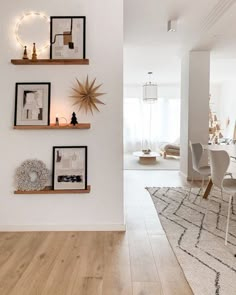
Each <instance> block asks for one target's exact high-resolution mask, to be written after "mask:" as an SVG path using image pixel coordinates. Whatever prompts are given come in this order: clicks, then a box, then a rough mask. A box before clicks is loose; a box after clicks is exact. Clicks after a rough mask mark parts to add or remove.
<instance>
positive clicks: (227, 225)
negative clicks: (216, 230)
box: [225, 195, 232, 246]
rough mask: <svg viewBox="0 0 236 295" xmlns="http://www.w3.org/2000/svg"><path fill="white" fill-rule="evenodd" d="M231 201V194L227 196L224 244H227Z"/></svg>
mask: <svg viewBox="0 0 236 295" xmlns="http://www.w3.org/2000/svg"><path fill="white" fill-rule="evenodd" d="M231 203H232V195H231V196H230V197H229V205H228V216H227V224H226V231H225V246H227V244H228V232H229V219H230V211H231Z"/></svg>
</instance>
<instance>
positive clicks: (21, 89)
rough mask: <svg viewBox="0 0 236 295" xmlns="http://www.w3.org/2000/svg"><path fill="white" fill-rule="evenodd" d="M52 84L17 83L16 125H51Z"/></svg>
mask: <svg viewBox="0 0 236 295" xmlns="http://www.w3.org/2000/svg"><path fill="white" fill-rule="evenodd" d="M50 97H51V83H48V82H42V83H16V90H15V118H14V125H15V126H18V125H31V126H35V125H49V124H50Z"/></svg>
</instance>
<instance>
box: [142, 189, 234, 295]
mask: <svg viewBox="0 0 236 295" xmlns="http://www.w3.org/2000/svg"><path fill="white" fill-rule="evenodd" d="M147 190H148V192H149V193H150V195H151V197H152V200H153V202H154V205H155V207H156V210H157V212H158V215H159V218H160V221H161V224H162V226H163V228H164V230H165V232H166V235H167V237H168V240H169V242H170V244H171V246H172V249H173V251H174V252H175V254H176V256H177V259H178V261H179V263H180V265H181V267H182V269H183V271H184V273H185V276H186V278H187V280H188V282H189V284H190V286H191V288H192V290H193V292H194V294H195V295H215V294H216V295H235V294H236V257H234V255H235V254H236V215H235V214H236V200H235V199H234V205H232V208H231V209H232V215H231V220H230V226H229V238H228V245H227V246H225V245H224V238H225V227H226V216H227V208H228V197H229V196H228V195H225V194H224V197H223V200H222V198H221V194H220V191H218V190H213V191H212V193H211V202H210V203H209V209H208V214H207V216H206V208H207V203H208V200H204V199H202V198H201V197H200V196H199V189H193V190H192V193H191V195H190V198H189V199H188V189H185V188H161V187H155V188H154V187H151V188H150V187H149V188H147Z"/></svg>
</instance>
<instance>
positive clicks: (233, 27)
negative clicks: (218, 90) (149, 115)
mask: <svg viewBox="0 0 236 295" xmlns="http://www.w3.org/2000/svg"><path fill="white" fill-rule="evenodd" d="M170 19H177V32H169V33H168V32H167V22H168V20H170ZM189 50H210V51H211V80H212V81H213V82H221V81H222V80H232V79H236V0H195V1H193V0H146V1H143V0H125V1H124V83H125V84H142V83H144V82H146V80H147V72H148V71H153V73H154V75H153V76H154V80H155V81H157V82H158V83H159V84H170V83H179V82H180V66H181V65H180V63H181V58H182V56H183V55H184V54H186V53H187V52H188V51H189Z"/></svg>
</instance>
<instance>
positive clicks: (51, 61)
mask: <svg viewBox="0 0 236 295" xmlns="http://www.w3.org/2000/svg"><path fill="white" fill-rule="evenodd" d="M11 63H12V64H14V65H26V66H27V65H34V66H35V65H89V59H37V60H35V61H33V60H31V59H12V60H11Z"/></svg>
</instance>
